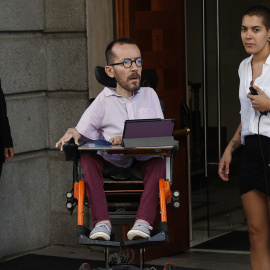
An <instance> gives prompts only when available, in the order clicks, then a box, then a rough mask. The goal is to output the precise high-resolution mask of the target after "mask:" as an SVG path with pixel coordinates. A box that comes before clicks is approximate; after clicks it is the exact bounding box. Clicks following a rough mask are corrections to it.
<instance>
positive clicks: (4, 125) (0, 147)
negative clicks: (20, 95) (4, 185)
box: [0, 80, 13, 176]
mask: <svg viewBox="0 0 270 270" xmlns="http://www.w3.org/2000/svg"><path fill="white" fill-rule="evenodd" d="M11 147H13V142H12V137H11V132H10V126H9V122H8V117H7V108H6V101H5V96H4V93H3V91H2V87H1V80H0V163H1V166H2V163H3V162H5V155H4V149H5V148H11ZM0 176H1V174H0Z"/></svg>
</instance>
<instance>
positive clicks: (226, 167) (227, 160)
mask: <svg viewBox="0 0 270 270" xmlns="http://www.w3.org/2000/svg"><path fill="white" fill-rule="evenodd" d="M231 161H232V153H230V152H229V151H225V152H224V153H223V156H222V157H221V159H220V161H219V164H218V174H219V176H220V178H221V179H222V180H223V181H229V173H230V164H231Z"/></svg>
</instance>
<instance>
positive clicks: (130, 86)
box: [115, 72, 141, 92]
mask: <svg viewBox="0 0 270 270" xmlns="http://www.w3.org/2000/svg"><path fill="white" fill-rule="evenodd" d="M134 78H138V79H139V81H136V82H132V83H131V84H129V83H128V82H129V81H130V80H131V79H134ZM115 79H116V81H117V83H118V84H119V85H120V86H121V87H122V88H124V89H125V90H126V91H128V92H134V91H138V90H139V89H140V87H141V86H140V82H141V76H140V75H139V74H138V73H137V72H133V73H132V74H131V75H130V76H128V77H127V80H126V81H124V80H122V79H120V77H119V76H118V74H117V73H116V72H115Z"/></svg>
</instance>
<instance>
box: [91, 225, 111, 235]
mask: <svg viewBox="0 0 270 270" xmlns="http://www.w3.org/2000/svg"><path fill="white" fill-rule="evenodd" d="M99 227H106V229H107V230H108V232H109V233H111V229H110V228H109V227H108V226H107V225H106V223H100V224H98V225H96V226H95V228H94V229H96V228H99Z"/></svg>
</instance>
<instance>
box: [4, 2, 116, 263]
mask: <svg viewBox="0 0 270 270" xmlns="http://www.w3.org/2000/svg"><path fill="white" fill-rule="evenodd" d="M113 29H114V27H113V1H112V0H104V1H103V0H102V1H100V0H0V78H1V81H2V88H3V91H4V94H5V97H6V102H7V110H8V117H9V121H10V126H11V132H12V136H13V141H14V150H15V157H14V159H13V160H12V161H11V162H9V163H6V164H4V167H3V173H2V177H1V180H0V191H1V202H0V243H1V244H0V258H5V257H9V256H12V255H14V254H19V253H23V252H27V251H31V250H35V249H39V248H42V247H46V246H50V245H67V246H75V245H76V237H75V226H76V214H74V215H73V216H70V214H69V212H68V211H67V210H66V207H65V203H66V192H67V191H70V190H71V188H72V164H71V163H70V162H65V159H64V155H63V153H60V151H59V150H58V149H55V143H56V141H57V140H58V139H59V138H60V137H61V136H62V135H63V133H64V132H65V131H66V129H67V128H68V127H71V126H75V125H76V123H77V121H78V120H79V118H80V116H81V114H82V112H83V111H84V108H85V104H86V101H87V99H88V98H89V97H95V96H96V95H97V94H98V93H99V92H100V90H101V89H102V87H101V86H100V85H98V83H97V82H96V80H95V78H94V73H93V70H94V67H95V66H96V65H104V64H105V57H104V51H105V48H106V45H107V43H108V42H109V41H111V40H112V39H113V37H114V32H113ZM86 220H89V219H88V217H87V216H86Z"/></svg>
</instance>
